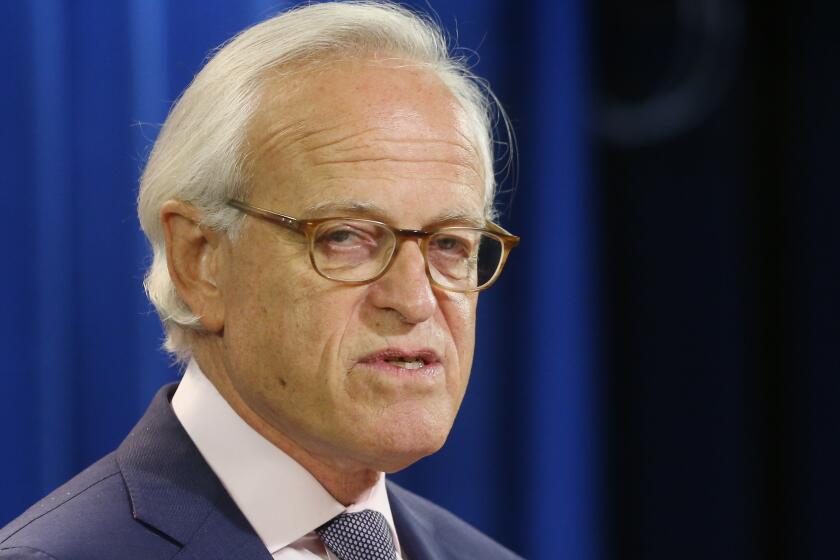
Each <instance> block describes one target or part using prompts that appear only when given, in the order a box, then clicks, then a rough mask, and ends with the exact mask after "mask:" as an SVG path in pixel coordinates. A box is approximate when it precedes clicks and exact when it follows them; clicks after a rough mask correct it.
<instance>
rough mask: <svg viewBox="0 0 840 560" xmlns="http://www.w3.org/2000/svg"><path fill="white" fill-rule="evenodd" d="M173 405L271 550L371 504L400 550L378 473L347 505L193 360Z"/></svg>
mask: <svg viewBox="0 0 840 560" xmlns="http://www.w3.org/2000/svg"><path fill="white" fill-rule="evenodd" d="M172 408H173V410H174V411H175V415H176V416H177V417H178V420H179V421H180V422H181V424H182V425H183V427H184V430H186V432H187V434H189V436H190V439H192V441H193V443H195V446H196V447H197V448H198V450H199V452H200V453H201V455H202V456H203V457H204V460H205V461H207V464H208V465H209V466H210V468H211V469H212V470H213V472H214V473H215V474H216V476H217V477H218V478H219V480H220V481H221V483H222V485H223V486H224V487H225V490H227V492H228V494H230V496H231V498H232V499H233V501H234V502H235V503H236V505H237V507H239V509H240V510H241V511H242V514H243V515H244V516H245V518H246V519H247V520H248V522H249V523H250V524H251V526H252V527H253V528H254V531H255V532H256V533H257V535H258V536H259V537H260V539H261V540H262V542H263V543H264V544H265V546H266V548H267V549H268V551H269V552H270V553H272V554H274V553H275V552H277V551H278V550H280V549H281V548H284V547H286V546H288V545H289V544H291V543H293V542H295V541H296V540H298V539H300V538H301V537H304V536H306V535H307V534H309V533H310V532H311V531H313V530H315V529H316V528H317V527H319V526H321V525H323V524H324V523H326V522H327V521H329V520H330V519H332V518H333V517H335V516H336V515H338V514H340V513H342V512H344V511H350V512H353V511H360V510H363V509H372V510H375V511H378V512H380V513H381V514H382V515H384V516H385V519H386V520H387V521H388V526H389V527H390V529H391V534H392V537H393V539H394V543H395V544H396V545H397V550H398V551H399V543H398V541H397V534H396V530H395V529H394V519H393V516H392V515H391V508H390V505H389V503H388V494H387V491H386V489H385V476H384V474H383V475H381V476H380V477H379V481H378V482H377V483H376V484H375V485H374V486H373V487H372V488H371V489H370V490H369V491H368V492H367V493H366V494H365V495H363V496H362V498H361V499H360V500H359V501H358V502H356V503H355V504H352V505H351V506H349V507H345V506H343V505H342V504H341V503H340V502H338V501H336V500H335V498H333V497H332V496H331V495H330V493H329V492H327V490H326V489H325V488H324V487H323V486H321V484H320V483H319V482H318V481H317V480H316V479H315V477H313V476H312V475H311V474H310V473H309V471H307V470H306V469H305V468H303V467H302V466H301V465H300V464H299V463H297V462H296V461H295V460H294V459H292V458H291V457H289V456H288V455H286V454H285V453H284V452H283V451H281V450H280V449H279V448H277V447H275V446H274V445H273V444H272V443H270V442H269V441H268V440H267V439H265V438H264V437H262V436H261V435H260V434H259V433H257V432H256V431H255V430H254V429H253V428H251V426H249V425H248V424H247V423H246V422H245V421H244V420H242V418H240V417H239V415H238V414H237V413H236V412H235V411H234V410H233V408H231V406H230V405H229V404H228V403H227V401H225V399H224V397H222V396H221V394H219V392H218V391H217V390H216V387H215V386H214V385H213V384H212V383H211V382H210V381H209V380H208V379H207V377H206V376H205V375H204V373H203V372H202V371H201V368H200V367H199V366H198V364H197V363H196V361H195V360H191V361H190V363H189V365H188V366H187V370H186V372H185V373H184V378H183V379H182V380H181V383H180V384H179V385H178V390H177V391H176V392H175V396H174V397H173V398H172Z"/></svg>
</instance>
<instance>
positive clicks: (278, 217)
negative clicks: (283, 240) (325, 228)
mask: <svg viewBox="0 0 840 560" xmlns="http://www.w3.org/2000/svg"><path fill="white" fill-rule="evenodd" d="M227 203H228V206H232V207H233V208H236V209H237V210H240V211H242V212H245V213H246V214H250V215H252V216H257V217H260V218H265V219H266V220H271V221H272V222H274V223H276V224H279V225H281V226H283V227H286V228H288V229H291V230H293V231H301V223H300V221H299V220H296V219H295V218H292V217H291V216H286V215H284V214H278V213H277V212H272V211H271V210H266V209H265V208H260V207H258V206H251V205H250V204H247V203H245V202H242V201H241V200H236V199H233V198H231V199H230V200H228V201H227Z"/></svg>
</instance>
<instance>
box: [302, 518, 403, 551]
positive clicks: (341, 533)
mask: <svg viewBox="0 0 840 560" xmlns="http://www.w3.org/2000/svg"><path fill="white" fill-rule="evenodd" d="M315 532H317V533H318V536H320V537H321V540H322V541H324V544H325V545H326V546H327V548H329V549H330V550H331V551H332V552H333V553H334V554H335V555H336V556H338V557H339V558H340V560H396V559H397V552H396V550H395V549H394V541H393V539H392V538H391V530H390V529H389V528H388V522H387V521H385V516H384V515H382V514H381V513H379V512H378V511H373V510H370V509H366V510H363V511H360V512H357V513H342V514H341V515H338V516H336V517H333V518H332V519H331V520H330V521H328V522H326V523H324V524H323V525H321V526H320V527H318V528H317V529H315Z"/></svg>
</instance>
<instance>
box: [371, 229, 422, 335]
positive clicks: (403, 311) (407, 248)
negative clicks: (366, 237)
mask: <svg viewBox="0 0 840 560" xmlns="http://www.w3.org/2000/svg"><path fill="white" fill-rule="evenodd" d="M393 259H394V261H393V262H392V263H391V267H390V268H389V269H388V272H386V273H385V274H384V275H383V276H382V278H380V279H378V280H377V281H376V282H374V283H373V285H372V286H371V292H370V294H371V295H370V297H371V301H372V302H373V304H374V305H375V306H376V307H378V308H380V309H391V310H393V311H396V312H397V313H398V314H399V315H400V316H401V317H402V320H403V321H404V322H406V323H411V324H417V323H422V322H423V321H426V320H428V319H430V318H431V317H432V316H433V315H434V313H435V310H436V309H437V305H438V302H437V298H436V297H435V294H434V291H433V290H432V285H431V284H430V283H429V278H428V276H427V275H426V263H425V260H424V258H423V252H422V251H421V249H420V244H419V243H417V242H416V241H406V242H405V243H403V244H402V245H401V246H400V247H399V249H398V250H397V253H396V254H395V255H394V256H393Z"/></svg>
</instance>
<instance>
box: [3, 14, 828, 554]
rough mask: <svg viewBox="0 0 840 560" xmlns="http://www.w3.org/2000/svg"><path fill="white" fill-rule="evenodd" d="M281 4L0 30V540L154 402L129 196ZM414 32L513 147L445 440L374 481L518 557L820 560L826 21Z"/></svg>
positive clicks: (554, 23)
mask: <svg viewBox="0 0 840 560" xmlns="http://www.w3.org/2000/svg"><path fill="white" fill-rule="evenodd" d="M286 5H289V3H288V2H285V3H284V2H274V1H270V0H249V1H242V2H227V1H224V0H212V1H199V0H189V1H181V2H174V1H173V2H167V1H166V0H125V1H120V2H106V1H103V0H100V1H95V0H78V1H69V0H68V1H66V2H61V1H50V0H30V1H24V0H9V1H8V2H4V3H0V18H2V19H0V31H2V33H0V56H2V68H3V71H4V78H3V84H4V86H5V87H4V88H2V91H0V111H2V118H3V125H4V126H3V131H2V136H0V154H2V158H3V160H2V163H3V165H2V173H3V176H2V177H3V178H2V187H0V189H1V190H0V200H2V205H0V208H2V210H3V214H2V216H3V219H2V220H0V235H1V236H2V239H3V240H4V241H5V243H4V248H5V258H4V259H3V262H4V265H3V274H2V275H0V293H2V294H3V299H4V301H3V304H2V311H3V319H2V321H0V329H2V330H0V345H2V346H0V349H2V355H3V358H4V359H3V360H2V362H0V441H2V450H3V454H2V456H0V459H2V460H0V524H3V523H5V522H6V521H8V520H10V519H12V518H13V517H14V516H15V515H17V514H18V513H19V512H20V511H22V510H23V509H24V508H25V507H26V506H27V505H28V504H30V503H32V502H33V501H35V500H36V499H37V498H38V497H40V496H41V495H43V494H45V493H46V492H48V491H49V490H50V489H52V488H53V487H55V486H56V485H58V484H59V483H60V482H62V481H63V480H65V479H66V478H68V477H69V476H71V475H72V474H73V473H75V472H78V471H79V470H80V469H81V468H83V467H84V466H85V465H86V464H88V463H90V462H92V461H93V460H95V459H96V458H97V457H99V456H101V455H102V454H104V453H107V452H108V451H109V450H110V449H112V448H113V447H114V446H115V445H117V444H118V442H119V441H120V440H121V439H122V437H124V435H125V434H126V433H127V431H128V430H129V429H130V427H131V426H132V425H133V423H134V422H135V421H136V419H137V418H138V417H139V415H140V414H141V413H142V411H143V409H144V408H145V406H146V404H147V402H148V400H149V399H150V398H151V396H152V395H153V394H154V392H155V390H156V389H157V388H158V387H159V386H160V385H161V384H163V383H165V382H168V381H171V380H175V379H177V372H176V371H175V370H174V369H173V368H170V367H169V366H168V361H167V358H166V357H165V356H164V355H163V354H162V353H161V352H159V351H157V350H156V348H157V347H158V346H159V344H160V342H161V333H160V327H159V325H158V322H157V318H156V317H155V315H154V313H153V312H152V311H151V309H150V307H149V305H148V304H147V303H146V301H145V298H144V296H143V294H142V289H141V286H140V284H141V278H142V274H143V270H144V268H145V266H146V265H147V263H148V254H147V248H146V246H145V242H144V240H143V238H142V235H141V234H140V233H139V227H138V225H137V221H136V218H135V216H134V214H135V211H134V197H135V196H136V187H137V177H138V176H139V172H140V169H141V168H142V164H143V160H144V158H145V154H146V153H147V150H148V147H149V146H150V144H151V142H152V141H153V140H154V136H155V134H156V132H157V124H159V123H160V122H162V120H163V119H164V117H165V114H166V111H167V109H168V107H169V106H170V104H171V102H172V100H173V99H174V98H175V97H176V96H177V95H178V93H179V92H180V91H181V90H182V89H183V88H184V87H185V86H186V85H187V84H188V82H189V80H190V78H191V77H192V75H193V74H194V73H195V72H196V71H197V70H198V68H199V67H200V65H201V62H202V60H203V59H204V57H205V55H206V54H207V52H208V51H209V50H210V49H211V48H213V47H214V46H216V45H218V44H219V43H221V42H222V41H224V40H225V39H227V38H229V37H230V36H231V35H232V34H233V33H235V32H236V31H237V30H239V29H241V28H243V27H245V26H247V25H249V24H251V23H253V22H256V21H259V20H261V19H263V18H264V17H267V16H268V15H270V14H273V13H275V12H276V11H277V10H278V9H280V8H282V7H284V6H286ZM412 5H416V6H419V7H421V8H423V9H429V7H430V6H429V4H427V3H425V2H413V3H412ZM431 8H433V9H434V10H435V12H436V14H437V18H438V19H439V21H440V22H441V23H442V24H443V25H444V26H445V27H446V28H447V29H448V30H449V31H450V33H451V34H452V35H453V36H454V35H457V38H458V43H459V44H460V45H461V46H462V47H465V48H467V49H475V50H477V51H478V53H479V54H480V58H479V57H477V56H474V55H471V54H470V53H471V51H464V53H465V54H467V55H470V56H472V59H473V62H474V63H475V65H476V71H477V72H478V73H479V74H480V75H482V76H484V77H486V78H488V79H489V81H490V83H491V85H492V86H493V87H494V89H495V90H496V92H497V94H498V95H499V97H500V98H501V99H502V101H503V104H504V106H505V108H506V109H507V111H508V113H509V114H510V116H511V118H512V120H513V123H514V127H515V128H516V131H517V137H518V143H519V149H520V154H519V158H518V165H517V166H514V167H512V168H511V169H510V170H509V172H507V173H502V174H501V175H500V178H501V179H502V180H503V183H502V187H503V190H504V191H505V192H504V193H503V195H502V197H501V200H502V202H503V204H504V212H503V214H502V220H501V221H502V223H503V225H505V227H509V229H511V230H512V231H514V232H516V233H517V234H519V235H521V236H522V237H523V243H522V246H521V247H519V248H517V249H516V251H515V252H514V254H513V255H512V257H511V259H510V261H509V268H508V269H507V270H506V271H505V274H504V276H503V278H502V279H501V280H500V282H499V284H498V285H497V286H495V287H494V288H493V290H490V291H489V292H487V293H486V294H483V295H482V297H481V305H480V306H479V327H478V329H479V338H478V348H477V354H476V355H477V358H476V364H475V367H474V372H473V379H472V381H471V387H470V390H469V393H468V397H467V399H466V401H465V404H464V407H463V409H462V412H461V415H460V416H459V419H458V421H457V422H456V426H455V429H454V430H453V434H452V436H451V437H450V441H449V443H448V444H447V446H446V447H445V448H444V450H443V451H441V452H440V453H439V454H438V455H436V456H434V457H431V458H429V459H427V460H424V461H422V462H420V463H419V464H418V465H416V466H414V467H412V468H411V469H409V470H408V471H406V472H404V473H400V474H399V475H396V477H395V478H397V479H398V480H400V482H402V483H404V484H406V485H407V486H409V487H411V488H413V489H415V490H417V491H419V492H420V493H422V494H424V495H426V496H428V497H430V498H432V499H433V500H435V501H437V502H439V503H441V504H443V505H445V506H446V507H448V508H450V509H452V510H453V511H455V512H456V513H458V514H459V515H462V516H463V517H464V518H466V519H467V520H468V521H470V522H471V523H473V524H475V525H477V526H478V527H480V528H481V529H483V530H485V531H487V532H489V533H490V534H492V535H493V536H495V537H496V538H498V539H499V540H501V541H502V542H503V543H505V544H506V545H508V546H510V547H511V548H513V549H514V550H516V551H518V552H520V553H521V554H524V555H526V556H527V557H529V558H568V559H574V560H588V559H594V558H615V559H630V558H645V559H663V560H665V559H668V560H670V559H673V558H679V559H693V558H697V559H701V558H702V559H708V558H721V559H724V558H725V559H730V558H731V559H757V560H758V559H760V560H764V559H771V560H772V559H783V558H784V559H788V558H803V559H822V558H834V557H836V555H837V553H836V548H837V546H836V544H835V540H836V539H835V538H834V537H835V533H836V531H837V527H838V526H840V515H838V513H837V504H838V503H840V491H839V490H840V489H838V483H837V482H836V481H835V479H834V474H835V473H837V472H840V448H838V443H837V440H838V437H839V436H840V429H838V424H840V413H838V412H837V411H836V410H835V409H836V406H837V403H838V402H840V401H838V396H840V380H838V379H837V374H838V372H839V371H840V367H838V365H840V360H838V358H837V357H836V354H835V353H834V352H831V351H830V350H831V349H833V348H834V346H835V345H833V344H832V342H833V341H834V340H835V339H837V336H838V334H840V333H838V330H840V328H839V327H838V324H839V323H838V319H837V315H838V313H840V302H838V295H837V289H836V286H837V285H838V281H840V266H838V262H837V255H838V250H840V233H839V232H838V228H837V227H836V226H835V224H834V215H835V213H836V212H837V210H838V209H840V200H838V198H840V189H838V187H837V184H836V180H835V176H836V173H835V172H834V167H833V164H834V163H835V161H836V160H837V156H836V155H835V152H836V151H837V148H836V146H837V142H836V141H835V138H834V135H835V131H836V130H838V127H840V122H838V121H840V111H839V110H838V109H837V107H836V106H835V103H836V100H837V99H840V78H838V70H840V63H838V61H837V53H838V52H840V49H838V46H840V45H838V43H840V35H838V32H837V29H836V26H837V22H838V21H840V5H838V4H837V3H834V2H830V1H828V0H824V1H822V2H818V3H804V2H803V3H797V4H793V3H782V2H777V1H763V2H759V1H753V2H743V1H736V0H733V1H728V2H727V1H725V0H706V1H703V0H695V1H689V0H683V1H676V0H672V1H658V2H654V1H650V0H647V1H637V2H626V1H624V2H621V1H618V0H595V1H590V2H585V1H584V0H533V1H530V2H517V3H514V2H508V1H504V0H493V1H491V0H472V1H471V0H452V1H448V2H443V1H434V0H432V2H431ZM514 188H515V191H513V189H514Z"/></svg>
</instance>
